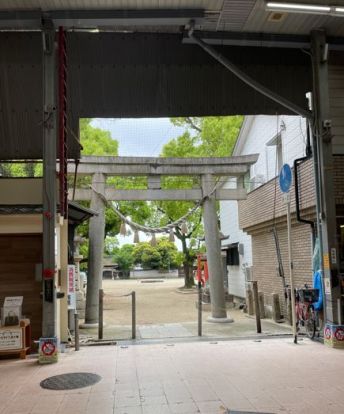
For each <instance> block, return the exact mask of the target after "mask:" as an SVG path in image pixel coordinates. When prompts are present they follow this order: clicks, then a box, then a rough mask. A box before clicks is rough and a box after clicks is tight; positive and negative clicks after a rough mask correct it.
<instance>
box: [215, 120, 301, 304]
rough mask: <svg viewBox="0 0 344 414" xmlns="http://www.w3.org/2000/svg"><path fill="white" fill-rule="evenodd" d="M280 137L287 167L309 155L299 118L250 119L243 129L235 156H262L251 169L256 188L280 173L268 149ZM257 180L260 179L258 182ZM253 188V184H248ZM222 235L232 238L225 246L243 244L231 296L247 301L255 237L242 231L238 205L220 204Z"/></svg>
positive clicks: (230, 286) (231, 182)
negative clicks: (247, 274) (247, 273)
mask: <svg viewBox="0 0 344 414" xmlns="http://www.w3.org/2000/svg"><path fill="white" fill-rule="evenodd" d="M278 134H281V141H282V156H283V164H285V163H288V164H290V165H291V166H292V164H293V161H294V159H295V158H299V157H302V156H303V155H304V152H305V142H306V127H305V121H304V120H303V119H301V118H300V117H298V116H278V117H277V116H267V115H259V116H247V117H245V121H244V124H243V127H242V129H241V132H240V135H239V138H238V142H237V145H236V147H235V149H234V153H233V155H249V154H254V153H257V154H259V158H258V161H257V162H256V164H255V165H253V166H252V167H251V171H250V175H251V177H253V179H254V181H255V186H254V187H255V188H257V187H259V186H260V185H262V184H264V183H265V182H267V181H269V180H271V179H273V178H274V177H275V176H276V175H278V173H279V171H277V169H276V146H267V145H266V144H267V143H268V142H269V141H271V140H272V139H273V138H274V137H276V136H277V135H278ZM254 177H256V178H254ZM247 184H249V183H247ZM235 186H236V182H235V179H233V178H230V179H229V180H228V181H227V183H226V184H225V186H224V187H225V188H230V187H235ZM220 220H221V231H222V233H223V234H225V235H229V236H230V238H229V239H228V240H224V241H223V242H222V245H226V244H232V243H242V244H243V245H244V254H243V255H242V256H240V265H239V266H228V267H227V268H228V292H229V293H230V294H232V295H235V296H238V297H245V275H244V272H243V268H242V266H243V264H247V265H248V266H251V265H252V245H251V236H249V235H248V234H246V233H244V232H243V231H242V230H240V229H239V223H238V202H237V201H221V202H220Z"/></svg>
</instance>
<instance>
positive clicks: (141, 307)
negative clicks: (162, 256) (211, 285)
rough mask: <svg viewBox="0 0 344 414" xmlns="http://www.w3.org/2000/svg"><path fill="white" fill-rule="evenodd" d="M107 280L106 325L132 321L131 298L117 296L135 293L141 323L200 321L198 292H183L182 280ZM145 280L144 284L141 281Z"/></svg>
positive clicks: (105, 282) (105, 291)
mask: <svg viewBox="0 0 344 414" xmlns="http://www.w3.org/2000/svg"><path fill="white" fill-rule="evenodd" d="M158 280H160V282H157V279H155V281H154V283H147V281H141V280H137V279H136V280H130V279H127V280H121V279H115V280H104V281H103V289H104V293H105V297H104V321H105V323H106V324H110V325H112V324H130V323H131V297H130V296H129V297H115V296H117V295H118V296H120V295H125V294H127V293H130V292H132V291H135V292H136V315H137V316H136V319H137V323H138V324H158V323H175V322H192V321H196V320H197V309H196V305H195V303H196V301H197V291H196V289H195V290H194V292H191V293H180V292H179V291H178V288H181V287H182V286H183V282H184V281H183V279H182V278H179V279H158ZM142 282H145V283H142Z"/></svg>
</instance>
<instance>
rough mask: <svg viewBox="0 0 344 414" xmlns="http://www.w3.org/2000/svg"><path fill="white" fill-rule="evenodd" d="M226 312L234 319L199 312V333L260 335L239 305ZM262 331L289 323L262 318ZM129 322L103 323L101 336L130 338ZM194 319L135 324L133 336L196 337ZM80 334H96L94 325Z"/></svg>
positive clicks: (282, 330)
mask: <svg viewBox="0 0 344 414" xmlns="http://www.w3.org/2000/svg"><path fill="white" fill-rule="evenodd" d="M229 314H230V316H231V318H233V319H234V323H212V322H208V321H207V316H209V315H210V313H209V314H205V315H203V323H202V327H203V336H204V337H207V338H209V339H211V338H240V337H241V338H247V337H253V336H257V337H260V336H261V335H259V334H257V330H256V319H255V317H254V316H248V315H246V314H244V313H243V312H242V311H241V310H239V309H230V310H229ZM261 323H262V335H265V336H266V335H273V336H274V335H288V334H291V326H290V325H289V324H288V323H276V322H274V321H273V320H272V319H262V320H261ZM131 332H132V331H131V325H115V324H105V326H104V338H105V339H115V340H116V339H117V340H121V339H130V338H131ZM197 332H198V331H197V321H193V322H185V321H184V322H178V323H177V322H175V323H154V324H145V323H142V324H138V325H137V330H136V335H137V339H165V338H190V337H195V338H197ZM80 334H81V335H83V336H86V337H87V336H90V337H94V338H96V337H97V336H98V329H81V330H80Z"/></svg>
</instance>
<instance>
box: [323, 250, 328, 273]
mask: <svg viewBox="0 0 344 414" xmlns="http://www.w3.org/2000/svg"><path fill="white" fill-rule="evenodd" d="M323 263H324V269H326V270H328V269H329V268H330V258H329V254H328V253H326V254H324V256H323Z"/></svg>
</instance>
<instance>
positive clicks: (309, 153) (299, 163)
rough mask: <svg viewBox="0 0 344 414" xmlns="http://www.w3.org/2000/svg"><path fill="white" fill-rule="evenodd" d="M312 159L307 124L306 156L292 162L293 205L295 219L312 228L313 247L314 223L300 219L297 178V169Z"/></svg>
mask: <svg viewBox="0 0 344 414" xmlns="http://www.w3.org/2000/svg"><path fill="white" fill-rule="evenodd" d="M310 158H312V147H311V143H310V131H309V124H308V122H307V144H306V155H305V156H304V157H301V158H297V159H296V160H294V183H295V204H296V218H297V221H299V222H300V223H305V224H309V225H310V226H311V228H312V240H313V246H314V243H315V223H314V221H312V220H307V219H305V218H302V217H301V212H300V192H299V177H298V167H299V165H301V164H303V163H304V162H305V161H307V160H309V159H310Z"/></svg>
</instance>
